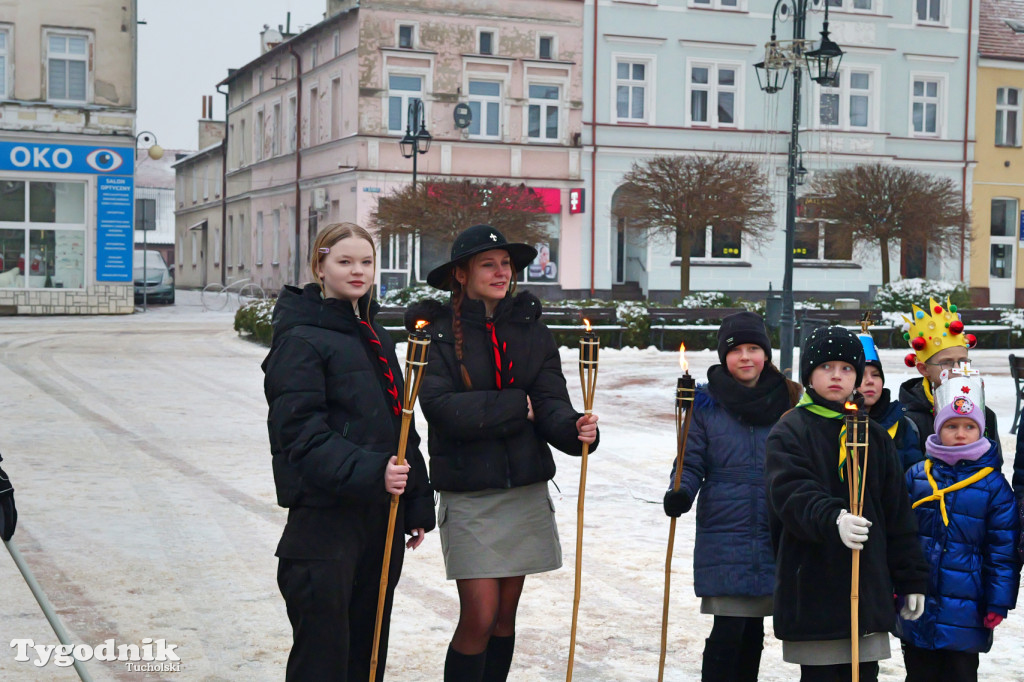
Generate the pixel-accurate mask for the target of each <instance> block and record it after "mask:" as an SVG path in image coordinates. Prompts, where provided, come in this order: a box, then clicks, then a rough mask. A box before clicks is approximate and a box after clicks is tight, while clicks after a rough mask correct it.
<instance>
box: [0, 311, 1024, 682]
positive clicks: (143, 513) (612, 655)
mask: <svg viewBox="0 0 1024 682" xmlns="http://www.w3.org/2000/svg"><path fill="white" fill-rule="evenodd" d="M178 301H179V302H178V304H177V305H175V306H169V307H157V306H153V307H151V308H150V310H149V312H147V313H145V314H141V313H140V314H135V315H131V316H125V317H89V318H70V317H60V318H24V317H19V318H4V319H3V321H2V322H0V385H2V386H4V391H3V397H2V398H0V414H2V415H3V418H2V420H0V453H2V454H3V456H4V458H5V459H4V463H3V466H4V468H5V470H6V471H7V472H8V473H9V474H10V476H11V480H12V481H13V483H14V486H15V488H16V494H15V497H16V500H17V504H18V509H19V513H20V519H19V525H18V531H17V533H16V535H15V542H16V543H17V545H18V546H19V547H20V549H21V551H22V553H23V554H24V555H25V557H26V560H27V561H28V562H29V563H30V565H31V567H32V570H33V571H34V572H35V575H36V577H37V578H38V579H39V581H40V583H41V584H42V586H43V588H44V589H45V590H46V592H47V593H48V595H49V597H50V599H51V601H52V602H53V603H54V604H55V606H56V607H57V609H58V611H59V612H60V615H61V617H62V619H63V620H64V623H65V625H66V626H67V628H68V629H69V630H70V631H71V633H72V637H73V639H74V640H75V641H76V642H81V643H85V644H89V645H91V646H95V645H98V644H102V643H103V642H104V641H105V640H107V639H114V640H115V641H116V642H117V643H119V644H120V643H126V644H131V643H135V644H139V643H141V642H142V640H143V639H144V638H150V639H153V640H157V639H163V640H166V642H167V644H169V645H170V644H174V645H177V648H176V649H175V653H176V654H177V655H178V656H179V657H180V658H181V662H180V672H166V673H147V672H132V671H129V670H127V669H126V666H125V665H124V664H123V663H117V662H98V661H92V662H89V663H88V664H87V667H88V668H89V670H90V672H91V673H92V675H93V677H94V679H96V680H112V679H116V680H141V679H170V680H186V679H187V680H279V679H283V676H284V663H285V660H286V658H287V654H288V649H289V646H290V643H291V632H290V628H289V625H288V619H287V616H286V615H285V609H284V603H283V600H282V599H281V596H280V594H279V592H278V590H277V585H276V567H277V561H276V559H275V558H274V556H273V554H274V548H275V546H276V543H277V540H278V537H279V535H280V532H281V528H282V527H283V525H284V521H285V511H284V510H282V509H279V508H278V507H277V506H276V504H275V497H274V488H273V480H272V476H271V471H270V457H269V451H268V446H267V437H266V427H265V418H266V403H265V401H264V399H263V392H262V380H263V375H262V373H261V372H260V369H259V364H260V362H261V361H262V359H263V357H264V355H265V352H266V351H265V349H263V348H262V347H260V346H257V345H255V344H252V343H249V342H248V341H245V340H243V339H240V338H239V337H238V336H237V335H236V334H235V332H234V331H233V330H232V328H231V323H232V313H230V312H223V313H211V312H203V311H202V308H201V307H200V306H199V305H198V297H197V296H196V295H195V294H194V293H193V292H179V298H178ZM399 352H400V355H401V354H402V353H404V351H403V350H402V349H400V351H399ZM904 354H905V351H902V350H894V351H883V362H885V366H886V368H887V370H888V371H887V375H886V376H887V380H888V382H887V385H888V386H889V387H890V388H894V387H896V386H898V384H899V382H901V381H902V380H903V379H905V378H908V377H909V376H910V374H909V373H908V370H907V368H906V367H905V366H904V365H903V362H902V357H903V355H904ZM576 355H577V352H576V351H575V350H574V349H563V355H562V357H563V366H564V370H565V374H566V376H567V378H568V379H569V385H570V395H572V396H573V399H574V401H575V402H577V404H578V403H579V402H580V391H579V373H578V370H577V365H576ZM973 355H974V358H975V366H976V367H978V368H980V369H981V370H982V371H983V372H985V374H986V376H987V377H988V379H987V396H988V404H989V405H990V406H991V407H992V408H993V409H994V410H995V411H996V412H997V414H998V416H999V424H1000V427H1001V431H1002V433H1003V434H1004V437H1003V447H1004V450H1006V451H1007V452H1008V453H1012V452H1013V446H1014V439H1013V437H1012V436H1009V435H1008V431H1009V428H1010V424H1011V422H1012V419H1013V407H1014V405H1013V387H1012V384H1011V381H1010V379H1009V375H1008V363H1007V360H1006V356H1007V352H1006V351H979V352H976V353H974V354H973ZM688 357H689V360H690V362H691V372H692V373H693V374H694V375H695V376H696V377H697V378H698V379H699V380H703V377H704V375H705V371H706V369H707V367H708V366H709V365H710V364H712V363H713V362H717V357H716V356H715V354H714V353H713V352H712V351H697V352H693V353H689V354H688ZM678 374H679V368H678V364H677V356H676V354H675V353H668V352H657V351H654V350H651V349H648V350H636V349H627V350H623V351H616V350H603V351H602V355H601V369H600V374H599V376H598V384H597V398H596V401H595V407H594V410H595V412H596V413H597V414H599V415H600V418H601V421H600V425H601V428H602V440H601V447H600V448H599V450H598V451H597V452H596V453H595V454H594V455H593V457H592V458H591V459H590V462H589V466H588V480H587V487H586V514H585V526H584V532H585V536H584V556H583V590H582V597H581V604H580V621H579V629H578V649H577V652H576V664H575V675H574V678H575V679H577V680H580V681H581V682H588V681H591V680H593V681H597V682H612V681H615V682H619V681H625V680H653V679H656V677H657V666H658V651H659V638H660V626H661V603H662V590H663V585H664V561H665V545H666V540H667V536H668V519H667V518H666V517H665V516H664V514H663V513H662V510H661V492H662V490H663V489H664V487H665V485H666V482H667V476H668V471H669V468H670V466H671V462H672V459H673V457H674V442H675V441H674V429H673V416H672V401H673V394H674V388H675V379H676V377H677V376H678ZM419 424H420V427H421V429H423V428H425V427H424V425H423V421H422V420H419ZM1010 459H1012V457H1010V458H1008V461H1007V464H1006V469H1005V473H1006V474H1007V476H1009V474H1010V461H1009V460H1010ZM556 461H557V464H558V467H559V470H558V475H557V477H556V479H555V483H556V484H557V485H558V487H559V488H560V491H559V490H556V489H555V488H554V487H553V488H552V495H553V497H554V499H555V503H556V507H557V514H558V523H559V530H560V533H561V537H562V547H563V552H564V556H565V566H564V567H563V568H562V569H561V570H559V571H555V572H552V573H548V574H544V575H541V576H533V577H530V578H529V579H528V580H527V581H526V589H525V592H524V594H523V599H522V603H521V607H520V612H519V621H518V624H517V649H516V658H515V661H514V663H513V672H512V675H511V677H510V679H512V680H518V681H523V682H526V681H530V682H533V681H536V680H561V679H564V677H565V663H566V659H567V653H568V651H567V650H568V642H569V625H570V616H571V608H572V594H573V562H574V561H575V535H576V506H577V505H576V502H577V494H578V483H579V460H578V459H576V458H570V457H566V456H561V455H559V456H557V458H556ZM693 523H694V516H693V514H688V515H685V516H683V517H682V519H681V522H680V524H679V527H678V530H677V535H676V552H675V558H674V561H673V579H672V585H673V589H672V602H671V612H670V622H671V625H670V630H669V664H668V672H667V674H666V679H668V680H677V681H680V680H699V679H700V657H701V650H702V648H703V641H704V638H705V637H706V636H707V633H708V631H709V630H710V625H711V618H710V617H709V616H702V615H700V614H699V613H698V601H697V599H696V598H695V597H694V596H693V590H692V581H691V563H692V547H693V535H694V527H693ZM6 554H7V553H6V551H4V550H0V584H2V585H3V586H4V589H3V595H4V596H3V599H0V679H3V680H37V679H54V680H74V679H77V677H76V675H75V673H74V671H73V668H70V667H62V668H59V667H56V666H54V664H53V663H52V662H51V663H50V664H49V665H47V666H46V667H45V668H36V667H35V666H33V664H32V663H31V662H21V661H17V660H15V655H16V653H17V652H16V649H15V648H9V647H8V644H9V643H10V642H11V641H12V640H14V639H32V640H33V641H34V642H35V643H37V644H43V643H45V644H54V643H56V637H55V636H54V635H53V633H52V632H51V631H50V629H49V626H48V625H47V623H46V621H45V619H44V618H43V616H42V614H41V613H40V611H39V608H38V607H37V606H36V604H35V601H34V599H33V598H32V595H31V593H30V592H29V590H28V588H27V587H26V586H25V584H24V582H23V580H22V578H21V576H20V574H19V573H18V572H17V569H16V568H15V566H14V563H13V562H12V561H11V560H10V558H9V557H8V556H6ZM374 589H375V586H374ZM847 595H848V587H847V588H844V587H842V586H837V591H836V606H837V608H843V607H844V605H845V604H846V603H847V601H846V600H847V598H848V597H847ZM457 615H458V601H457V598H456V592H455V586H454V584H453V583H448V582H447V581H445V578H444V567H443V563H442V560H441V554H440V547H439V541H438V539H437V536H436V533H431V534H430V535H428V537H427V540H426V542H424V544H423V546H422V547H421V548H420V549H418V550H417V551H415V552H411V553H409V554H407V558H406V563H405V570H404V572H403V577H402V581H401V583H400V584H399V587H398V596H397V597H396V607H395V614H394V618H393V624H392V635H391V650H390V653H389V659H388V677H389V679H393V680H403V681H404V680H411V681H419V680H424V681H434V680H439V679H441V669H442V665H443V661H444V654H445V649H446V647H447V643H448V640H449V638H450V636H451V633H452V631H453V629H454V626H455V621H456V619H457ZM1022 616H1024V611H1021V612H1011V614H1010V617H1009V618H1008V619H1007V620H1006V622H1005V623H1004V624H1003V625H1001V626H1000V627H999V628H998V629H997V630H996V643H995V646H994V648H993V651H992V653H990V654H988V655H985V656H982V665H981V677H982V679H993V678H997V677H998V679H1000V680H1004V681H1005V680H1024V617H1022ZM766 630H767V631H768V636H767V637H766V648H765V652H764V659H763V664H762V675H761V679H762V680H778V681H781V680H794V679H796V678H797V677H798V671H797V669H796V668H795V667H794V666H790V665H788V664H785V663H783V662H782V660H781V646H780V644H779V643H778V642H777V641H775V640H774V639H773V638H772V636H771V621H770V619H768V620H767V621H766ZM894 646H895V645H894ZM30 654H32V652H31V651H30ZM882 669H883V674H882V676H881V679H883V680H887V681H895V680H901V679H903V677H902V670H903V668H902V659H901V657H900V656H899V654H898V652H897V653H896V656H895V657H894V658H893V659H891V660H889V661H887V662H884V663H883V667H882Z"/></svg>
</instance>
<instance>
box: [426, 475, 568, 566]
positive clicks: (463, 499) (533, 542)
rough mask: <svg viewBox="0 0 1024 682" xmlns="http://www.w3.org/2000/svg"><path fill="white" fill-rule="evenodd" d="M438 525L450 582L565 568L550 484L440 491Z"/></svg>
mask: <svg viewBox="0 0 1024 682" xmlns="http://www.w3.org/2000/svg"><path fill="white" fill-rule="evenodd" d="M437 527H438V529H439V530H440V533H441V551H442V552H443V553H444V568H445V574H446V575H447V577H448V580H465V579H470V578H511V577H513V576H520V575H530V574H533V573H544V572H545V571H553V570H555V569H556V568H559V567H561V565H562V546H561V544H559V542H558V529H557V528H556V527H555V505H554V502H552V501H551V497H550V495H548V484H547V482H546V481H545V482H543V483H534V484H532V485H527V486H522V487H519V488H507V489H488V490H480V491H473V492H468V493H453V492H442V493H441V494H440V502H439V504H438V508H437Z"/></svg>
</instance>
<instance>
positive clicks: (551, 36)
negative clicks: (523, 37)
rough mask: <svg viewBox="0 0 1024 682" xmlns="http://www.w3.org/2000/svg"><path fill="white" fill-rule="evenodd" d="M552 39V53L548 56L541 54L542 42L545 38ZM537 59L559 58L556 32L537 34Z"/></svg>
mask: <svg viewBox="0 0 1024 682" xmlns="http://www.w3.org/2000/svg"><path fill="white" fill-rule="evenodd" d="M545 39H546V40H550V41H551V53H550V56H548V57H542V56H541V54H540V44H541V41H543V40H545ZM537 59H544V60H549V59H550V60H555V59H558V36H557V35H555V34H554V33H538V34H537Z"/></svg>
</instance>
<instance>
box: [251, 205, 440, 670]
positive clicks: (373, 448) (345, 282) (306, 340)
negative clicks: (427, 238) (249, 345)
mask: <svg viewBox="0 0 1024 682" xmlns="http://www.w3.org/2000/svg"><path fill="white" fill-rule="evenodd" d="M375 264H376V251H375V249H374V244H373V238H372V237H371V236H370V234H369V233H368V232H367V231H366V230H364V229H363V228H361V227H359V226H358V225H353V224H351V223H339V224H335V225H328V226H327V227H325V228H324V229H323V230H322V231H321V232H320V234H319V235H318V236H317V239H316V243H315V244H314V247H313V255H312V262H311V263H310V267H311V270H312V275H313V278H314V280H315V281H316V283H315V284H307V285H306V287H305V288H304V289H297V288H295V287H285V289H284V290H283V291H282V292H281V295H280V297H279V298H278V300H277V305H276V306H275V308H274V317H273V325H274V341H273V346H272V347H271V350H270V354H269V355H268V356H267V359H266V361H264V363H263V369H264V371H265V372H266V379H265V383H264V388H265V392H266V395H267V403H268V405H269V406H270V412H269V415H268V418H267V426H268V429H269V431H270V449H271V453H272V455H273V464H274V481H275V483H276V486H277V499H278V503H279V504H280V505H281V506H282V507H287V508H288V524H287V525H286V526H285V529H284V533H283V535H282V537H281V542H280V543H279V544H278V547H277V556H278V558H279V560H280V561H279V567H278V574H277V579H278V585H279V586H280V588H281V594H282V595H283V596H284V599H285V604H286V605H287V608H288V618H289V620H290V621H291V624H292V630H293V633H294V644H293V646H292V651H291V655H290V656H289V657H288V671H287V679H288V680H332V681H333V682H338V681H339V680H358V681H359V682H364V681H365V680H366V679H367V678H368V677H369V675H370V657H371V649H372V642H373V631H374V625H375V620H376V615H377V592H378V590H377V585H378V584H379V581H380V572H381V567H382V565H383V558H384V543H385V536H386V535H387V525H388V510H389V500H390V496H391V494H398V495H401V500H400V503H399V507H398V512H399V513H398V518H397V524H396V527H395V538H394V542H393V545H392V555H391V567H390V571H389V578H388V593H387V599H386V601H385V604H384V614H383V623H382V631H381V639H380V654H379V664H378V666H377V679H378V680H382V679H383V678H384V667H385V663H386V658H387V642H388V625H389V622H390V615H391V604H392V598H393V594H394V589H395V585H396V584H397V583H398V578H399V574H400V573H401V570H402V557H403V552H404V550H405V548H407V547H408V548H410V549H415V548H416V547H417V546H418V545H419V544H420V543H421V542H422V541H423V534H424V532H425V531H429V530H430V529H432V528H433V527H434V513H433V512H434V508H433V494H432V491H431V489H430V485H429V483H428V481H427V472H426V466H425V465H424V462H423V457H422V455H420V451H419V442H420V441H419V436H417V435H416V429H415V426H413V427H412V428H411V429H410V432H409V445H408V449H407V451H406V456H407V461H408V464H406V465H403V466H398V465H397V462H396V457H395V455H396V452H397V449H398V435H399V429H400V427H401V404H400V402H399V401H400V398H399V396H401V395H402V391H403V386H402V369H401V367H400V366H399V364H398V358H397V357H396V356H395V347H394V343H392V341H391V337H390V336H388V334H387V332H385V331H384V329H383V328H382V327H380V325H378V324H377V323H376V322H374V319H373V318H374V316H375V315H376V312H377V309H378V306H377V304H376V303H374V302H373V301H372V297H371V293H370V291H371V287H372V285H373V280H374V266H375ZM404 534H409V535H411V538H410V539H409V541H408V543H403V540H402V536H403V535H404Z"/></svg>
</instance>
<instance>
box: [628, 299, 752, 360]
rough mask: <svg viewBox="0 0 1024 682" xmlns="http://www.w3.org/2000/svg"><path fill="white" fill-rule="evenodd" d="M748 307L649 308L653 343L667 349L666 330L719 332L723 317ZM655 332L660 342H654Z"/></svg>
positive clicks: (648, 314) (648, 313)
mask: <svg viewBox="0 0 1024 682" xmlns="http://www.w3.org/2000/svg"><path fill="white" fill-rule="evenodd" d="M745 310H746V308H648V309H647V316H648V318H649V319H650V321H651V345H655V346H657V347H658V348H660V349H661V350H665V332H666V331H676V332H717V331H718V328H719V327H721V326H722V324H721V322H722V318H723V317H728V316H729V315H732V314H734V313H742V312H744V311H745ZM655 333H657V335H658V343H657V344H655V343H654V337H655Z"/></svg>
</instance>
